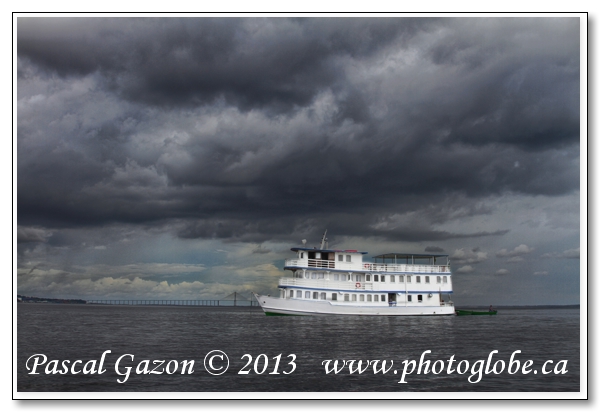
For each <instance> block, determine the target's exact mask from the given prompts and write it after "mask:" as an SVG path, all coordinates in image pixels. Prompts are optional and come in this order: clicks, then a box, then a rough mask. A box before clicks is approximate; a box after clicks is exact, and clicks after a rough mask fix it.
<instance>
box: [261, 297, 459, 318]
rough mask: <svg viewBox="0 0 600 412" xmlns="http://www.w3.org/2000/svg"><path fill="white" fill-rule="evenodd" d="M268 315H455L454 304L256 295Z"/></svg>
mask: <svg viewBox="0 0 600 412" xmlns="http://www.w3.org/2000/svg"><path fill="white" fill-rule="evenodd" d="M255 297H256V300H257V301H258V303H259V304H260V306H261V307H262V309H263V311H264V312H265V314H266V315H267V316H280V315H296V316H319V315H326V316H330V315H346V316H454V315H455V312H454V307H453V306H421V305H413V306H383V305H381V306H357V305H351V304H345V303H342V302H338V303H336V302H331V301H325V300H324V301H320V300H304V299H281V298H276V297H271V296H261V295H256V294H255Z"/></svg>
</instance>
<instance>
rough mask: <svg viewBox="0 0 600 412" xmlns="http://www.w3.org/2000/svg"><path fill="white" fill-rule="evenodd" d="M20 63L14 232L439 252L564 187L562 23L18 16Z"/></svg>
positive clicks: (572, 99)
mask: <svg viewBox="0 0 600 412" xmlns="http://www.w3.org/2000/svg"><path fill="white" fill-rule="evenodd" d="M17 50H18V67H19V79H18V89H19V91H18V93H19V108H18V115H19V124H18V140H17V145H18V146H17V150H18V165H17V167H18V220H19V224H20V225H23V226H24V227H25V226H27V227H39V226H43V227H64V226H67V227H76V226H78V225H84V226H96V225H98V226H99V225H106V224H112V223H135V224H148V225H151V224H156V223H160V224H165V222H173V228H174V231H175V232H176V233H177V234H178V235H179V236H180V237H182V238H219V239H230V240H238V241H252V242H260V241H265V240H269V239H273V238H278V237H285V238H289V237H296V236H297V235H299V234H303V233H311V234H317V233H318V232H320V231H322V229H323V227H324V226H326V227H329V228H330V229H331V231H332V232H335V233H338V234H339V235H340V236H353V235H357V234H360V235H362V236H380V237H384V238H386V239H390V240H408V241H442V240H446V239H451V238H463V237H482V236H499V235H503V234H505V233H507V229H506V228H505V227H497V228H494V229H491V230H481V229H473V230H464V231H462V232H459V231H452V230H443V229H439V228H436V227H435V226H436V225H440V224H443V223H444V222H446V221H448V220H449V219H456V218H458V217H460V216H478V215H484V214H489V213H490V210H489V209H486V208H485V207H483V206H481V205H480V204H479V203H478V202H479V200H480V199H482V198H485V197H487V196H492V195H502V194H504V193H515V194H525V195H550V196H556V195H563V194H567V193H572V192H573V191H576V190H578V188H579V145H578V142H579V23H578V20H577V19H537V18H531V19H523V18H521V19H419V18H414V19H380V18H377V19H368V18H353V19H237V18H235V19H234V18H231V19H213V18H202V19H195V18H186V19H177V18H173V19H170V18H167V19H143V18H135V19H107V18H89V19H88V18H86V19H78V18H68V19H52V18H50V19H48V18H46V19H44V18H25V19H23V18H19V20H18V33H17ZM411 213H416V218H412V219H411V218H410V216H411V215H410V214H411ZM398 216H401V217H402V216H405V217H406V218H400V217H398ZM307 219H314V220H313V221H312V223H311V224H309V225H308V226H305V225H307V223H306V221H307ZM257 253H258V252H257Z"/></svg>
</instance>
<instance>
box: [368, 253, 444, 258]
mask: <svg viewBox="0 0 600 412" xmlns="http://www.w3.org/2000/svg"><path fill="white" fill-rule="evenodd" d="M448 256H449V255H438V254H431V253H384V254H383V255H377V256H373V259H408V258H413V257H415V258H438V257H448Z"/></svg>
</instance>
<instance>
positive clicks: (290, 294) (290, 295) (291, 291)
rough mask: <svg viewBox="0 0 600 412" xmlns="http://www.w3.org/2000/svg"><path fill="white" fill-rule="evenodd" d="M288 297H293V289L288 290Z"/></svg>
mask: <svg viewBox="0 0 600 412" xmlns="http://www.w3.org/2000/svg"><path fill="white" fill-rule="evenodd" d="M289 297H290V298H293V297H294V291H293V290H290V293H289Z"/></svg>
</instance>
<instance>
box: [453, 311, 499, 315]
mask: <svg viewBox="0 0 600 412" xmlns="http://www.w3.org/2000/svg"><path fill="white" fill-rule="evenodd" d="M496 313H498V311H497V310H492V311H485V312H483V311H482V312H478V311H475V310H462V309H456V315H457V316H480V315H482V316H483V315H495V314H496Z"/></svg>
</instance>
